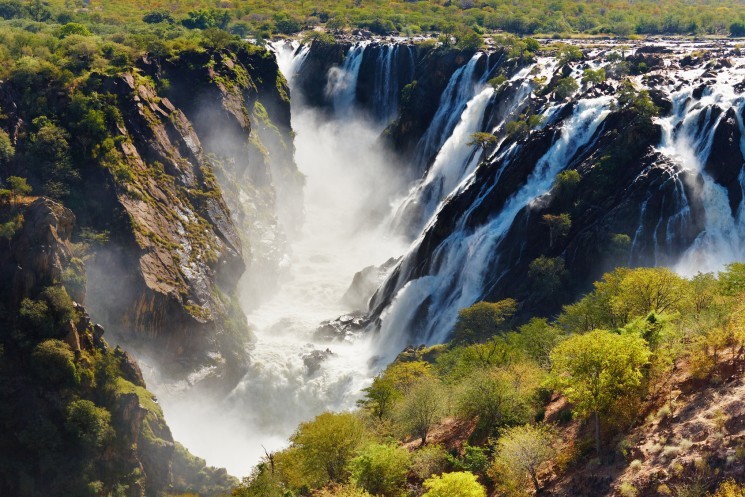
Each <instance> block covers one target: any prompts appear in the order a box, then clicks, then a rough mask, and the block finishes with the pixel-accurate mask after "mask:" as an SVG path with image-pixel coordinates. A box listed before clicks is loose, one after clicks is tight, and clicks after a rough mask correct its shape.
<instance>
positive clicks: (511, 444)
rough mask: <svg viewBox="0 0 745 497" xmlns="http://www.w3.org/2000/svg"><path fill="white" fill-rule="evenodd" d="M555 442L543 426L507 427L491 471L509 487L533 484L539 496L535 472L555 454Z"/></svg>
mask: <svg viewBox="0 0 745 497" xmlns="http://www.w3.org/2000/svg"><path fill="white" fill-rule="evenodd" d="M555 441H556V435H555V434H554V433H553V431H551V430H550V429H549V428H548V427H546V426H544V425H537V426H532V425H525V426H516V427H514V428H510V429H509V430H507V431H505V432H504V434H503V435H502V436H501V437H500V438H499V441H498V442H497V454H496V457H495V459H494V466H493V467H492V472H493V473H494V474H498V475H500V476H501V478H500V480H501V481H502V483H503V484H507V485H508V488H519V487H525V486H527V485H529V484H532V485H533V487H534V488H535V491H536V492H537V493H540V491H541V488H540V485H539V483H538V473H539V472H540V471H541V470H542V469H543V467H544V466H545V465H546V463H548V462H549V461H550V460H551V459H552V458H553V457H554V456H555V455H556V449H555V448H554V442H555Z"/></svg>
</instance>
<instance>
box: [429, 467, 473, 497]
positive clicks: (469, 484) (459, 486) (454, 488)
mask: <svg viewBox="0 0 745 497" xmlns="http://www.w3.org/2000/svg"><path fill="white" fill-rule="evenodd" d="M423 485H424V488H426V489H427V492H426V493H425V494H424V496H423V497H486V489H484V487H483V485H481V484H480V483H479V482H478V480H477V479H476V475H474V474H473V473H470V472H468V471H457V472H453V473H445V474H443V475H442V476H433V477H432V478H429V479H427V480H425V481H424V484H423Z"/></svg>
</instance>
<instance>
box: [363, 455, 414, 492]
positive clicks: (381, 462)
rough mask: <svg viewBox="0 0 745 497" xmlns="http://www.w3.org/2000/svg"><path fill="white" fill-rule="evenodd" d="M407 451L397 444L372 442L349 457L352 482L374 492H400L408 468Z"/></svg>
mask: <svg viewBox="0 0 745 497" xmlns="http://www.w3.org/2000/svg"><path fill="white" fill-rule="evenodd" d="M410 465H411V458H410V456H409V451H408V450H407V449H405V448H403V447H399V446H396V445H384V444H371V445H368V446H367V447H365V448H363V449H362V450H361V451H360V453H359V455H358V456H357V457H355V458H354V459H352V461H351V462H350V463H349V468H350V471H351V473H352V481H353V482H354V484H355V485H357V486H358V487H360V488H363V489H365V490H367V491H368V492H370V493H371V494H373V495H382V496H385V497H394V496H397V495H402V494H403V493H404V492H403V487H404V484H405V483H406V473H407V472H408V471H409V466H410Z"/></svg>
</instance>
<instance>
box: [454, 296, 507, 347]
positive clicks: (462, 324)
mask: <svg viewBox="0 0 745 497" xmlns="http://www.w3.org/2000/svg"><path fill="white" fill-rule="evenodd" d="M516 310H517V302H516V301H514V300H513V299H504V300H500V301H499V302H483V301H482V302H477V303H475V304H473V305H472V306H471V307H467V308H465V309H461V310H460V311H459V312H458V320H457V321H456V323H455V329H454V330H453V342H454V343H466V344H470V343H480V342H485V341H486V340H488V339H489V338H491V337H493V336H495V335H498V334H501V333H503V332H504V331H505V325H506V324H507V322H508V320H509V318H511V317H512V315H513V314H514V313H515V311H516Z"/></svg>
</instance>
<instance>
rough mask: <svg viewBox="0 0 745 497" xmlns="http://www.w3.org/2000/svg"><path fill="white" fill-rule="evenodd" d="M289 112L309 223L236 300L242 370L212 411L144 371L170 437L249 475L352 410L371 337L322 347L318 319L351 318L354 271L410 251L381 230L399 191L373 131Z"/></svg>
mask: <svg viewBox="0 0 745 497" xmlns="http://www.w3.org/2000/svg"><path fill="white" fill-rule="evenodd" d="M292 110H293V117H292V124H293V129H294V131H295V132H296V138H295V146H296V154H295V157H296V162H297V165H298V168H299V169H300V171H301V172H302V173H303V174H304V175H305V178H306V184H305V189H304V194H303V195H302V196H300V197H299V198H297V199H296V200H297V201H298V202H302V203H303V208H304V211H305V212H304V218H305V222H304V224H303V225H302V228H301V230H300V233H299V235H298V236H296V237H294V238H293V239H291V240H290V241H289V243H288V247H287V248H288V251H287V255H286V257H285V259H284V260H283V261H282V263H281V267H280V272H281V274H282V277H281V281H280V283H279V289H278V290H277V291H276V292H274V293H273V294H268V295H264V296H263V298H262V299H260V302H261V303H260V304H259V305H258V307H256V306H255V305H253V303H252V300H253V299H250V298H243V302H242V304H243V305H244V309H245V310H246V311H247V318H248V321H249V324H250V326H251V328H252V331H253V334H254V337H255V339H254V340H253V343H252V344H251V346H250V351H249V356H250V370H249V372H248V373H247V374H246V375H245V377H244V378H243V379H242V380H241V381H240V383H239V384H238V386H237V387H236V388H235V389H234V390H233V391H232V392H230V393H229V394H228V395H227V396H226V397H225V398H224V399H222V400H221V401H218V402H215V401H214V400H213V399H211V398H208V397H209V396H208V394H203V393H200V392H199V391H198V390H196V389H193V388H191V387H190V386H189V385H188V384H187V383H186V382H184V383H182V384H180V385H173V384H171V385H167V384H165V383H163V382H162V381H161V378H159V375H158V372H157V369H156V368H153V367H145V368H144V369H145V370H146V375H147V376H148V378H147V380H148V386H149V387H150V388H151V389H152V390H154V391H155V392H156V394H157V395H158V398H159V401H160V403H161V406H162V407H163V410H164V413H165V417H166V420H167V421H168V424H169V426H170V427H171V430H172V432H173V435H174V438H175V439H176V440H179V441H180V442H181V443H183V444H184V445H185V446H186V447H187V448H188V449H189V450H190V451H191V452H192V453H194V454H195V455H197V456H199V457H202V458H205V459H206V460H207V462H208V464H210V465H214V466H220V467H225V468H227V470H228V472H229V473H231V474H233V475H236V476H245V475H248V474H249V473H250V471H251V469H252V467H253V466H255V465H256V464H257V463H258V462H259V460H260V458H261V457H262V456H264V454H265V450H267V451H270V452H271V451H274V450H277V449H281V448H282V447H284V446H285V445H286V444H287V443H288V437H289V436H290V435H291V434H292V433H293V432H294V430H295V429H296V428H297V425H298V424H299V423H301V422H303V421H308V420H310V419H312V418H313V417H314V416H315V415H317V414H319V413H321V412H323V411H325V410H337V411H338V410H345V409H351V408H353V407H354V405H355V401H356V400H357V399H358V398H359V395H360V391H361V389H362V388H364V387H365V386H367V385H368V384H369V382H370V379H371V378H372V376H374V374H375V373H376V372H377V368H379V367H381V366H382V365H378V364H377V363H376V361H375V360H374V359H375V358H374V355H375V353H376V350H375V347H374V346H373V343H372V337H369V336H366V335H365V334H364V333H361V334H359V335H358V336H356V337H354V338H349V337H347V339H346V340H345V341H343V342H338V341H337V342H330V343H327V342H324V341H322V340H319V339H318V338H316V337H314V333H315V332H316V330H317V329H318V327H319V324H320V323H321V322H322V321H325V320H328V319H334V318H336V317H338V316H340V315H343V314H346V313H349V312H352V311H356V310H358V309H352V308H350V307H349V306H347V305H345V304H344V303H343V302H342V296H343V295H344V293H345V292H346V291H347V289H348V288H349V286H350V283H351V282H352V279H353V277H354V275H355V273H356V272H358V271H360V270H361V269H362V268H364V267H367V266H371V265H380V264H382V263H383V262H385V261H386V260H388V259H389V258H390V257H392V256H397V255H400V254H401V253H403V252H404V251H405V248H406V247H405V241H404V240H401V239H397V238H393V237H390V236H388V235H386V234H385V233H384V232H382V231H381V230H380V229H378V226H379V225H380V219H381V218H382V217H383V216H384V215H385V214H387V212H388V211H389V210H390V203H391V199H393V198H394V197H395V196H397V195H400V194H401V192H403V191H404V190H405V186H406V185H404V184H403V181H401V180H399V179H398V178H399V176H401V175H399V174H397V171H396V168H395V165H394V164H393V163H392V162H390V161H388V160H387V159H386V156H385V153H384V152H383V151H382V150H381V148H380V145H379V141H378V138H379V135H380V129H379V126H377V125H376V124H374V123H372V122H370V121H367V120H366V119H365V118H364V117H363V116H360V115H355V114H354V113H353V112H352V113H350V112H348V109H347V110H345V116H344V118H343V119H328V116H325V115H323V113H322V112H320V111H317V110H315V109H311V108H306V107H304V106H303V105H302V103H298V102H296V101H295V100H293V108H292ZM260 269H261V268H257V270H260ZM252 272H253V271H252V270H251V269H249V271H248V272H247V273H246V274H245V275H244V280H245V279H250V278H252ZM362 310H365V309H362ZM193 379H194V380H197V379H198V378H193Z"/></svg>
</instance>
